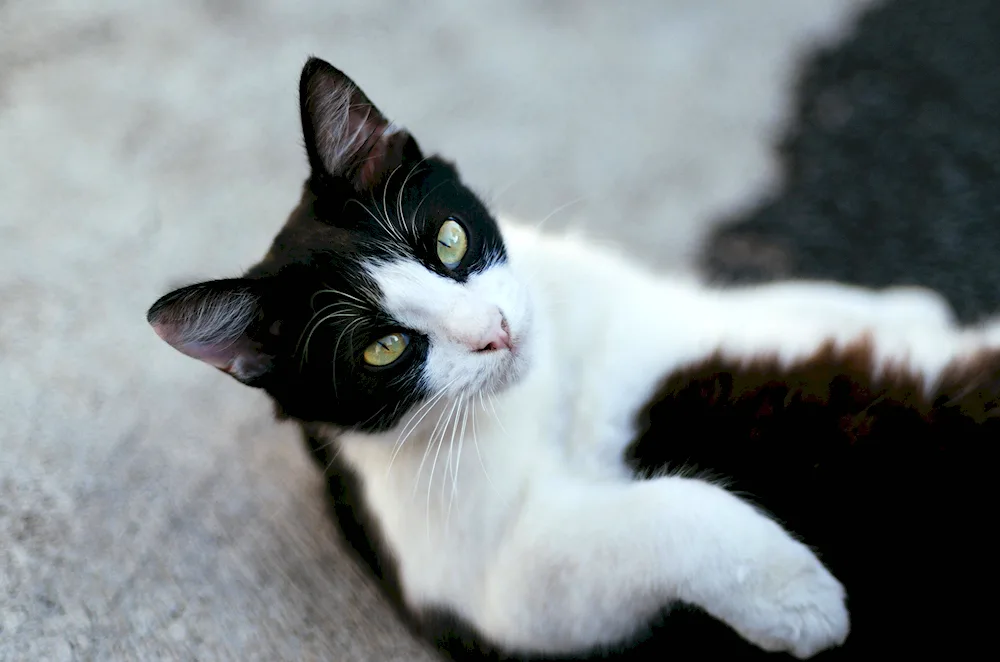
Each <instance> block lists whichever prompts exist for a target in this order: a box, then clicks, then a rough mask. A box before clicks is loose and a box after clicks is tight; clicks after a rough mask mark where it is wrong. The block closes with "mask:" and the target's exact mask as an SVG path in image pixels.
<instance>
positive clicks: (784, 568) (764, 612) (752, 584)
mask: <svg viewBox="0 0 1000 662" xmlns="http://www.w3.org/2000/svg"><path fill="white" fill-rule="evenodd" d="M788 542H789V543H791V544H790V545H783V547H784V549H782V550H781V551H780V552H778V553H776V554H773V555H771V556H770V557H769V558H768V559H767V561H766V562H765V563H764V564H763V565H762V566H759V567H757V568H755V569H753V570H748V575H747V577H746V584H745V586H746V588H747V589H749V590H748V591H747V592H746V593H745V594H744V598H745V599H743V600H739V601H738V602H742V604H741V605H740V607H739V609H738V611H739V613H738V614H735V615H734V616H735V617H734V618H730V619H727V620H728V622H729V624H730V625H731V626H732V627H733V628H734V629H735V630H736V631H737V632H739V633H740V634H741V635H742V636H743V637H744V638H745V639H747V640H748V641H750V642H752V643H754V644H756V645H757V646H759V647H760V648H762V649H764V650H766V651H771V652H785V653H791V654H792V655H794V656H795V657H797V658H799V659H806V658H809V657H812V656H813V655H816V654H817V653H819V652H820V651H823V650H825V649H827V648H832V647H834V646H839V645H841V644H843V643H844V641H845V640H846V639H847V635H848V632H849V630H850V617H849V615H848V612H847V606H846V604H845V600H846V595H845V592H844V587H843V586H842V585H841V583H840V582H839V581H837V579H836V578H835V577H834V576H833V575H832V574H830V572H829V571H828V570H827V569H826V568H825V567H824V566H823V564H822V563H820V561H819V559H817V558H816V556H815V555H814V554H813V553H812V552H811V551H810V550H809V549H808V548H807V547H805V546H804V545H801V544H799V543H798V542H793V541H790V540H789V541H788Z"/></svg>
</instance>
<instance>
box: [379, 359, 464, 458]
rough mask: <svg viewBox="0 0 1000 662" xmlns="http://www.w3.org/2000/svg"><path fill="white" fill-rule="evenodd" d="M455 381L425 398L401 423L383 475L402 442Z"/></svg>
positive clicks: (400, 448) (400, 447)
mask: <svg viewBox="0 0 1000 662" xmlns="http://www.w3.org/2000/svg"><path fill="white" fill-rule="evenodd" d="M455 381H456V380H454V379H453V380H451V382H449V383H448V384H445V385H444V387H443V388H441V389H440V390H439V391H438V392H437V393H435V394H434V396H433V397H431V398H430V399H428V400H427V402H425V403H424V404H423V405H421V406H420V408H419V409H417V411H415V412H414V413H413V414H412V415H411V416H410V418H409V419H408V420H407V422H406V424H404V425H403V428H402V429H401V430H400V431H399V437H398V438H397V439H396V443H395V444H394V449H393V453H392V457H390V458H389V466H388V467H387V468H386V470H385V475H386V476H388V475H389V473H390V472H391V471H392V463H393V462H395V461H396V456H397V455H399V451H401V450H403V444H405V443H406V440H407V439H409V438H410V435H412V434H413V433H414V432H415V431H416V429H417V428H418V427H420V423H421V422H423V420H424V419H425V418H426V417H427V414H429V413H431V411H432V410H433V409H434V405H435V404H436V403H437V402H438V401H439V400H441V398H443V397H444V395H445V393H446V392H447V390H448V388H449V387H450V386H451V385H452V384H454V383H455ZM424 410H426V411H424ZM421 411H423V412H424V413H423V414H422V415H420V418H419V419H417V422H416V423H413V427H411V428H410V429H409V431H407V429H406V428H407V426H409V425H410V423H411V422H412V421H413V419H414V418H416V417H417V415H419V414H420V412H421ZM404 434H405V436H404Z"/></svg>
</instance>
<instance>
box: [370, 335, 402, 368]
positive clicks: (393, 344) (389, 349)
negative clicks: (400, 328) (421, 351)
mask: <svg viewBox="0 0 1000 662" xmlns="http://www.w3.org/2000/svg"><path fill="white" fill-rule="evenodd" d="M409 344H410V339H409V338H408V337H407V336H406V334H404V333H390V334H389V335H387V336H386V337H384V338H379V339H378V340H376V341H375V342H373V343H372V344H371V345H369V346H368V349H366V350H365V363H367V364H368V365H373V366H383V365H389V364H390V363H392V362H394V361H395V360H396V359H398V358H399V357H400V356H402V354H403V350H404V349H406V346H407V345H409Z"/></svg>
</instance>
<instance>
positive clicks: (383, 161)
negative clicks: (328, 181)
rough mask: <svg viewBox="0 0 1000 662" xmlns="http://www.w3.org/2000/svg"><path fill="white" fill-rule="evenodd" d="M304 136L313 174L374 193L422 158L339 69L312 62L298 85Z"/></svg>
mask: <svg viewBox="0 0 1000 662" xmlns="http://www.w3.org/2000/svg"><path fill="white" fill-rule="evenodd" d="M299 104H300V107H301V113H302V133H303V138H304V139H305V145H306V151H307V152H308V154H309V162H310V164H311V165H312V168H313V172H314V173H315V172H322V173H325V174H328V175H330V176H333V177H343V178H345V179H347V180H348V181H350V182H351V184H352V185H353V187H354V188H355V190H357V191H361V192H363V191H371V190H373V189H374V188H375V187H376V186H377V185H378V184H379V182H381V181H382V180H383V179H384V178H385V177H387V176H388V175H389V174H390V173H391V172H392V171H393V170H394V169H395V168H396V167H397V166H399V165H401V164H403V163H404V162H405V161H406V160H408V159H413V162H414V163H415V162H416V161H419V160H420V159H421V158H422V157H421V154H420V148H419V147H418V146H417V142H416V141H415V140H414V139H413V138H412V137H411V136H410V134H409V133H407V132H406V130H405V129H403V128H402V127H400V126H398V125H396V124H393V123H392V122H391V121H389V120H388V119H387V118H386V117H385V116H384V115H383V114H382V113H381V112H380V111H379V109H378V108H376V107H375V105H374V104H373V103H372V102H371V101H370V100H369V99H368V97H367V96H365V93H364V92H362V91H361V89H360V88H359V87H358V86H357V85H355V84H354V81H352V80H351V79H350V78H348V77H347V75H346V74H344V73H343V72H342V71H340V70H339V69H337V68H335V67H334V66H333V65H331V64H330V63H328V62H325V61H323V60H320V59H318V58H310V59H309V61H308V62H307V63H306V65H305V67H303V69H302V78H301V79H300V82H299Z"/></svg>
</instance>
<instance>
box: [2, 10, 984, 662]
mask: <svg viewBox="0 0 1000 662" xmlns="http://www.w3.org/2000/svg"><path fill="white" fill-rule="evenodd" d="M997 6H1000V3H995V2H994V3H991V2H990V1H989V0H963V2H944V0H939V1H936V2H934V1H932V0H897V2H892V3H888V4H885V3H882V4H879V5H877V6H876V5H874V4H872V3H871V2H867V1H864V0H809V1H808V2H804V1H802V0H756V1H755V2H752V3H751V2H746V1H745V0H630V1H629V2H620V3H610V2H597V1H570V0H559V1H556V0H549V1H546V2H526V1H513V0H508V1H505V2H502V3H500V2H493V3H482V2H466V1H463V0H434V1H433V2H430V1H425V2H419V3H418V2H403V1H398V2H383V1H375V0H368V1H366V2H342V1H333V0H324V1H320V0H303V1H301V2H295V3H290V2H283V1H279V0H257V1H254V2H251V1H249V0H247V1H243V0H171V1H169V2H168V1H167V0H146V1H145V2H142V3H138V2H127V1H126V0H87V1H86V2H81V1H80V0H73V1H70V0H46V1H45V2H29V0H0V660H11V661H28V660H32V661H33V660H101V661H104V660H160V659H163V660H320V659H323V660H338V661H341V660H342V661H345V662H349V661H353V660H357V661H374V660H407V661H410V660H430V659H432V658H431V657H430V656H429V653H428V652H427V651H426V650H424V649H423V648H422V647H421V645H420V644H418V643H416V642H414V641H413V640H412V639H411V638H410V637H409V636H408V635H407V634H406V633H405V632H404V631H403V630H402V628H401V627H400V625H399V624H398V622H397V621H396V620H395V618H394V616H392V615H391V613H390V611H389V610H388V608H387V607H386V606H385V604H384V603H383V602H382V600H381V599H380V598H379V597H378V594H377V592H376V590H375V588H374V587H373V586H372V585H371V584H370V583H369V582H368V581H367V580H366V579H365V578H364V577H363V576H362V575H361V574H360V573H359V572H358V571H357V570H356V569H355V567H354V565H353V564H352V563H351V562H349V561H348V560H347V558H346V557H345V556H344V553H343V551H342V550H341V548H340V547H339V543H338V541H337V539H336V537H335V535H334V534H333V527H332V524H331V523H330V522H329V520H328V519H327V518H326V516H325V511H324V507H323V500H322V490H321V485H320V478H319V476H318V475H317V473H316V471H315V470H314V468H313V466H311V465H310V464H309V461H308V459H307V458H306V457H305V455H304V452H303V450H302V449H301V448H300V443H299V440H298V438H297V436H296V434H295V431H294V430H293V429H292V428H291V427H289V426H285V425H279V424H277V423H275V422H273V421H272V419H271V413H270V412H271V410H270V406H269V404H268V402H267V401H266V399H265V398H263V397H262V396H261V394H259V393H256V392H254V391H252V390H250V389H246V388H243V387H240V386H239V385H237V384H235V383H233V382H232V380H231V379H229V378H228V377H226V376H224V375H221V374H220V373H217V372H215V371H213V370H211V369H210V368H207V367H205V366H202V365H200V364H197V363H195V362H192V361H190V360H189V359H186V358H184V357H183V356H181V355H180V354H178V353H176V352H174V351H172V350H170V348H169V347H167V346H166V345H164V344H162V343H161V342H160V341H159V340H158V339H157V338H156V337H155V335H154V334H153V333H152V331H151V330H150V329H149V328H148V327H147V325H146V323H145V319H144V315H145V312H146V309H147V307H148V306H149V305H150V304H151V303H152V302H153V301H154V300H155V299H156V298H157V297H159V296H160V295H161V294H163V293H164V292H166V291H167V290H168V289H169V288H171V287H174V286H177V285H180V284H185V283H188V282H191V281H194V280H196V279H206V278H215V277H223V276H229V275H232V274H235V273H236V272H238V271H240V270H241V269H244V268H245V267H247V266H249V265H251V264H253V263H254V262H255V261H256V260H257V259H258V258H259V257H260V256H261V255H262V253H263V252H264V251H265V250H266V247H267V245H268V243H269V242H270V240H271V237H272V236H273V234H274V233H275V231H276V230H277V229H278V227H279V226H280V225H281V223H282V222H283V220H284V217H285V215H286V214H287V213H288V212H289V211H290V209H291V207H292V205H293V204H294V202H295V201H296V199H297V198H298V193H299V187H300V185H301V181H302V179H303V177H304V176H305V174H306V163H305V158H304V155H303V151H302V148H301V141H300V137H299V118H298V109H297V98H296V95H297V83H298V76H299V71H300V67H301V65H302V64H303V63H304V61H305V59H306V57H307V56H308V55H310V54H315V55H318V56H320V57H323V58H324V59H327V60H329V61H330V62H332V63H333V64H335V65H336V66H338V67H340V68H341V69H343V70H344V71H346V72H347V73H348V74H349V75H350V76H351V77H353V78H354V80H355V81H357V82H358V83H359V85H361V86H362V87H363V89H364V90H365V91H366V92H367V93H368V95H369V96H370V97H371V98H372V99H373V100H374V102H375V103H376V104H377V105H378V106H379V107H380V108H381V109H382V110H383V111H384V112H385V113H386V114H387V115H389V116H390V117H392V118H393V119H395V120H397V121H399V122H400V123H402V124H404V125H406V126H407V127H408V128H409V129H410V130H411V131H412V133H413V134H414V135H415V136H416V137H417V139H418V140H419V141H420V143H421V145H422V147H423V148H424V149H425V150H426V151H437V152H440V153H442V154H444V155H445V156H446V157H448V158H450V159H453V160H455V161H456V162H457V163H458V165H459V167H460V169H461V171H462V172H463V174H464V176H465V177H466V179H467V181H468V182H469V183H470V184H471V186H472V187H473V188H474V189H475V190H477V191H478V192H480V193H481V194H482V195H483V196H484V197H485V198H486V199H487V200H489V201H490V202H491V203H492V205H493V206H494V208H495V209H496V210H498V211H501V212H505V213H507V214H510V215H513V216H516V217H521V218H524V219H527V220H532V221H538V220H541V219H543V218H549V219H550V220H548V221H546V223H547V225H548V227H550V228H552V229H558V228H564V227H583V228H586V229H587V230H588V231H589V232H591V233H592V234H595V235H597V236H598V237H600V238H603V239H607V240H609V241H613V242H617V243H619V244H620V245H622V246H624V247H625V248H626V249H627V250H629V251H630V252H631V253H632V254H633V255H634V256H635V259H637V260H643V261H648V262H650V263H653V264H656V265H657V266H659V267H660V268H662V269H690V268H700V269H702V270H703V271H705V272H706V273H708V275H709V276H710V277H712V278H716V279H719V280H722V281H726V282H736V281H747V280H755V279H756V280H760V279H767V278H776V277H788V276H792V275H800V274H807V275H816V276H819V277H837V278H840V279H842V280H854V281H858V282H866V283H870V284H891V283H896V282H904V281H911V282H918V283H923V284H931V285H939V286H940V289H942V290H944V291H946V293H947V294H949V295H950V299H951V300H952V302H953V303H956V302H957V303H956V305H959V304H961V305H966V304H968V305H967V306H966V308H963V310H966V311H971V312H970V313H969V314H968V315H966V316H967V317H974V316H975V313H976V312H977V311H979V312H982V311H983V310H986V309H987V308H989V307H990V306H991V305H993V304H994V303H996V301H995V300H996V297H997V294H996V293H997V292H1000V284H996V285H997V287H992V285H991V282H990V280H989V278H988V274H989V273H992V272H994V271H1000V270H995V269H994V270H992V271H990V270H989V269H988V268H983V269H975V270H974V269H972V268H970V267H967V268H964V269H958V268H957V267H956V266H955V265H958V264H960V263H962V261H963V260H965V261H966V263H967V264H971V263H969V262H968V261H969V260H973V257H974V258H975V259H974V260H973V262H972V263H974V264H977V265H978V264H983V265H992V260H993V256H994V255H996V252H995V249H996V248H1000V245H998V243H997V241H998V238H1000V232H996V231H994V232H993V233H992V234H990V233H989V229H990V228H992V226H993V225H994V219H995V218H996V213H997V212H998V211H1000V198H998V196H997V184H996V182H997V181H998V180H997V178H996V169H997V164H998V163H1000V159H998V158H994V157H996V156H997V153H996V151H994V150H1000V142H998V138H997V137H996V136H998V135H1000V133H998V132H997V131H996V129H994V128H992V127H993V124H996V118H998V117H1000V108H998V107H997V106H996V104H997V103H998V100H1000V83H998V81H997V80H996V79H997V72H1000V62H998V61H996V58H998V57H1000V49H997V48H995V35H996V34H1000V11H998V10H997V9H996V8H995V7H997ZM869 12H874V13H869ZM861 15H863V16H864V18H863V20H862V21H861V22H860V23H859V22H858V20H859V16H861ZM991 58H992V59H991ZM994 64H995V65H996V66H994ZM776 147H780V149H776ZM914 173H919V176H916V175H915V174H914ZM900 201H902V202H900ZM904 203H905V204H904ZM889 216H891V217H892V218H894V219H896V220H894V221H892V222H889V221H886V222H885V223H883V222H881V220H880V219H881V218H882V217H889ZM942 218H945V219H948V220H949V223H950V224H945V225H947V227H946V228H945V230H941V227H944V226H941V225H940V224H938V223H937V219H942ZM969 219H971V220H969ZM917 220H919V221H920V222H919V223H917ZM968 223H973V225H968ZM976 224H978V225H976ZM948 228H952V230H950V231H949V230H948ZM880 233H881V234H880ZM915 238H916V239H915ZM908 240H909V242H910V243H907V241H908ZM913 256H919V258H920V259H919V260H914V259H912V258H913ZM970 256H971V257H970ZM975 260H978V262H976V261H975ZM942 274H950V276H948V278H951V280H947V278H945V281H942V280H941V278H942ZM935 279H938V280H936V281H935ZM952 286H954V287H953V288H952V290H949V287H952ZM970 288H971V289H970ZM973 290H974V291H973ZM970 292H972V293H973V294H974V295H975V296H973V297H972V299H963V296H965V294H968V293H970ZM951 295H953V296H951ZM970 296H972V295H970ZM977 297H978V298H977ZM963 302H965V303H963Z"/></svg>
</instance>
